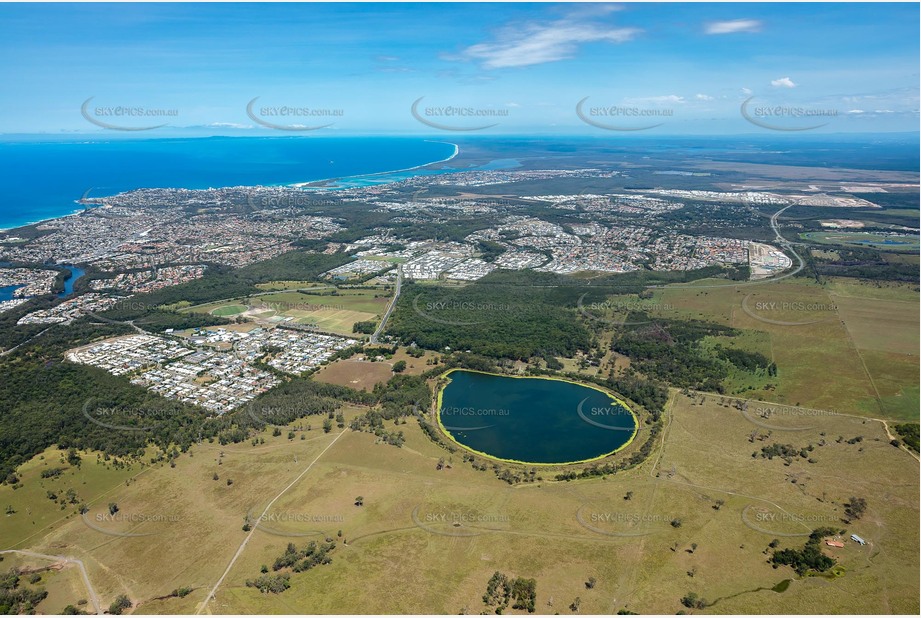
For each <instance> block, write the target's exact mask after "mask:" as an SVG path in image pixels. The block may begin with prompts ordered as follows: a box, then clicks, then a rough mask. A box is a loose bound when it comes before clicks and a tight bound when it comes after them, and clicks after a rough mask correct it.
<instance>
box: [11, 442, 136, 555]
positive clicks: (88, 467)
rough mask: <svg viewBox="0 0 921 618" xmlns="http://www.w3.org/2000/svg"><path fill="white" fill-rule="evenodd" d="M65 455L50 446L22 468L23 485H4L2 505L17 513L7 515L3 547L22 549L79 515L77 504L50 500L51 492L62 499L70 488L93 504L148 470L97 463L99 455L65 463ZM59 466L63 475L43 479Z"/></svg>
mask: <svg viewBox="0 0 921 618" xmlns="http://www.w3.org/2000/svg"><path fill="white" fill-rule="evenodd" d="M64 454H65V453H64V451H61V450H60V449H57V448H49V449H47V450H46V451H45V452H43V453H41V454H40V455H37V456H36V457H33V458H32V459H30V460H29V461H27V462H26V463H25V464H23V465H22V466H20V467H19V469H18V470H17V472H16V473H17V475H18V476H19V478H20V479H21V481H22V487H19V488H18V489H15V490H14V489H12V487H11V486H10V485H0V504H2V505H3V507H4V508H6V507H7V506H12V507H13V509H14V510H15V513H14V514H13V515H4V516H3V520H2V521H3V525H2V526H0V549H22V548H23V547H25V546H27V545H28V543H29V542H30V540H31V539H33V538H35V537H36V536H39V535H42V534H47V533H48V531H49V530H52V529H54V528H56V527H57V526H59V525H63V524H64V523H65V522H66V521H67V520H68V519H71V518H73V517H75V515H74V509H75V508H76V507H75V506H74V505H73V504H68V505H67V506H66V507H65V508H61V506H60V504H59V503H58V500H51V499H49V497H48V492H49V491H51V492H53V493H55V494H56V495H57V496H58V497H59V499H60V498H65V497H66V495H67V490H68V489H73V490H75V491H76V495H77V499H78V500H79V502H86V503H87V504H90V503H93V502H98V501H102V500H104V499H105V497H106V496H108V495H110V494H111V493H114V492H115V491H116V490H118V488H119V487H121V486H122V485H124V483H125V482H126V481H127V480H128V479H130V478H132V477H135V476H137V475H139V474H143V473H144V471H145V468H144V467H142V466H140V465H139V464H133V465H130V466H127V467H126V468H116V467H114V466H111V465H106V464H104V463H97V461H96V459H95V455H93V456H90V457H89V458H85V459H84V461H83V464H82V465H81V466H80V467H79V468H77V467H74V466H71V465H69V464H67V463H64V462H62V458H63V456H64ZM55 468H57V469H61V470H62V472H61V474H60V475H59V476H55V477H48V478H42V476H41V473H42V472H43V471H44V472H46V473H47V472H48V471H50V470H52V469H55ZM79 502H78V504H79Z"/></svg>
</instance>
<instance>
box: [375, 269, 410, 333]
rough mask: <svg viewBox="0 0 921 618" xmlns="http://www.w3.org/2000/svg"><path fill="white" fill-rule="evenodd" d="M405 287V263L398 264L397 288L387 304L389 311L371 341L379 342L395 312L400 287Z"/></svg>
mask: <svg viewBox="0 0 921 618" xmlns="http://www.w3.org/2000/svg"><path fill="white" fill-rule="evenodd" d="M402 287H403V265H402V264H400V265H399V266H397V288H396V290H395V291H394V293H393V299H392V300H391V301H390V304H389V305H388V306H387V311H386V312H385V313H384V318H383V319H382V320H381V323H380V325H378V327H377V330H375V331H374V334H373V335H371V339H369V343H375V344H376V343H378V338H379V337H380V336H381V333H382V332H384V327H385V326H387V320H389V319H390V314H391V313H393V308H394V307H396V306H397V299H398V298H399V297H400V289H401V288H402Z"/></svg>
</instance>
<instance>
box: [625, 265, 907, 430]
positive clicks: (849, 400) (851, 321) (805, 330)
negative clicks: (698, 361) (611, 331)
mask: <svg viewBox="0 0 921 618" xmlns="http://www.w3.org/2000/svg"><path fill="white" fill-rule="evenodd" d="M615 298H616V297H615ZM622 302H624V303H629V302H632V303H634V304H635V303H637V300H636V297H633V300H632V301H630V300H629V298H628V297H624V298H623V299H622ZM643 302H644V303H645V306H648V307H650V314H651V315H654V316H662V317H669V318H684V319H703V320H709V321H712V322H716V323H718V324H725V325H727V326H732V327H734V328H738V329H741V330H743V332H744V334H743V336H741V337H738V338H736V343H741V344H743V346H742V347H743V349H746V350H749V351H752V352H761V353H762V354H765V355H766V356H768V357H769V358H771V359H772V360H774V362H776V363H777V365H778V368H779V372H778V376H777V377H776V378H774V379H773V380H771V383H772V387H771V388H770V389H761V388H760V385H759V384H757V383H751V384H749V383H747V382H746V381H745V380H735V379H731V380H730V390H731V392H735V391H737V390H738V389H739V388H749V387H752V388H753V390H750V391H746V392H747V396H749V397H754V398H759V399H763V400H771V401H780V402H783V403H786V404H789V405H802V406H807V407H813V408H821V409H825V410H837V411H841V412H847V413H855V414H864V415H868V416H882V417H887V418H894V419H907V420H917V419H918V412H917V410H918V408H917V406H915V407H914V408H912V406H913V405H914V402H915V401H916V397H917V395H916V393H917V373H918V368H919V364H918V355H917V351H918V345H919V327H918V320H919V313H918V292H917V288H916V286H911V285H907V284H892V283H883V284H876V283H866V282H860V281H857V280H854V279H832V280H830V281H829V283H828V284H826V285H818V284H816V283H815V282H812V281H808V280H804V279H785V280H783V281H780V282H776V283H766V284H763V285H747V286H746V285H742V286H731V285H730V286H726V287H718V288H707V289H697V288H695V287H684V288H679V287H675V286H673V287H669V288H665V289H661V290H656V291H655V293H654V297H653V298H652V299H649V300H647V301H643ZM628 306H632V305H629V304H628ZM887 355H891V356H887ZM743 377H744V376H743Z"/></svg>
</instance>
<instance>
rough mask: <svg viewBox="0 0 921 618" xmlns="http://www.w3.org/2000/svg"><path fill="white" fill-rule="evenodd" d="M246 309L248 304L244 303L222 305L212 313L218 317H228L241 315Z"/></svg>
mask: <svg viewBox="0 0 921 618" xmlns="http://www.w3.org/2000/svg"><path fill="white" fill-rule="evenodd" d="M244 311H246V306H244V305H221V306H220V307H218V308H216V309H213V310H212V311H211V315H216V316H218V317H228V316H232V315H239V314H241V313H243V312H244Z"/></svg>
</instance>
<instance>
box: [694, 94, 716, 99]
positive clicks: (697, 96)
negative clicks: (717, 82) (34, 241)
mask: <svg viewBox="0 0 921 618" xmlns="http://www.w3.org/2000/svg"><path fill="white" fill-rule="evenodd" d="M694 98H695V99H697V100H698V101H712V100H713V97H711V96H710V95H709V94H695V95H694Z"/></svg>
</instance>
